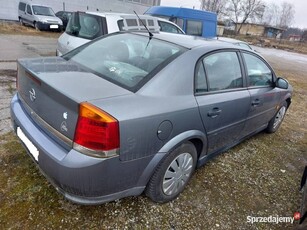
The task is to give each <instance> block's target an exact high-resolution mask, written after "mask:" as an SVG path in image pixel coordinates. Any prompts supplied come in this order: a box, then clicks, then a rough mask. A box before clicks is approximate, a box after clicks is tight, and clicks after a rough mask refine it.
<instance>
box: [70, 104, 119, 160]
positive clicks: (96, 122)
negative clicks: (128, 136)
mask: <svg viewBox="0 0 307 230" xmlns="http://www.w3.org/2000/svg"><path fill="white" fill-rule="evenodd" d="M74 148H75V149H77V150H78V151H80V152H82V153H85V154H87V155H91V156H96V157H110V156H114V155H116V154H117V151H118V149H119V126H118V121H117V120H116V119H115V118H114V117H112V116H111V115H110V114H108V113H106V112H104V111H102V110H101V109H99V108H97V107H96V106H94V105H92V104H90V103H87V102H83V103H81V104H80V105H79V117H78V122H77V127H76V130H75V137H74Z"/></svg>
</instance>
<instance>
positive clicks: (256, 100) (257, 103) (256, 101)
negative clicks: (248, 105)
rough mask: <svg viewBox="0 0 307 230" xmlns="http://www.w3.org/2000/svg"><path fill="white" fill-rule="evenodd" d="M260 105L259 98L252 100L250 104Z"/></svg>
mask: <svg viewBox="0 0 307 230" xmlns="http://www.w3.org/2000/svg"><path fill="white" fill-rule="evenodd" d="M257 105H260V100H259V99H255V100H253V101H252V106H257Z"/></svg>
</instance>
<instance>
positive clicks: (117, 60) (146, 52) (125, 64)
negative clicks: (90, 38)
mask: <svg viewBox="0 0 307 230" xmlns="http://www.w3.org/2000/svg"><path fill="white" fill-rule="evenodd" d="M184 51H185V48H183V47H180V46H177V45H175V44H171V43H168V42H165V41H160V40H156V39H155V38H152V39H151V40H149V38H148V36H142V35H136V34H128V33H117V34H113V35H109V36H106V37H104V38H102V39H99V40H97V41H95V42H92V43H89V44H86V45H84V46H81V47H80V48H77V49H75V50H73V51H72V52H70V53H68V54H66V55H64V56H63V57H64V58H65V59H66V60H72V61H74V62H76V63H78V64H80V65H82V66H83V67H85V68H87V69H88V70H89V71H91V72H93V73H95V74H97V75H99V76H101V77H103V78H105V79H106V80H109V81H111V82H113V83H115V84H117V85H120V86H122V87H124V88H126V89H128V90H131V91H136V90H138V89H139V88H140V87H141V86H142V85H143V84H145V83H146V82H147V81H148V80H149V79H150V78H151V77H152V76H153V75H154V73H155V72H156V71H159V70H160V69H162V68H163V67H164V66H165V65H166V64H168V63H169V62H170V61H172V60H173V59H174V58H176V57H177V56H178V55H180V54H181V53H183V52H184Z"/></svg>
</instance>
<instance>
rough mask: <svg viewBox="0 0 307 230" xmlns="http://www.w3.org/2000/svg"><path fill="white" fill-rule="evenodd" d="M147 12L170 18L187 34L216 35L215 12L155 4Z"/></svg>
mask: <svg viewBox="0 0 307 230" xmlns="http://www.w3.org/2000/svg"><path fill="white" fill-rule="evenodd" d="M145 14H149V15H152V16H156V17H160V18H165V19H168V20H170V21H172V22H174V23H176V24H177V25H178V26H180V27H181V29H183V30H184V32H185V33H186V34H190V35H196V36H202V37H215V36H216V28H217V15H216V13H213V12H208V11H203V10H195V9H188V8H182V7H168V6H153V7H150V8H149V9H148V10H147V11H146V12H145Z"/></svg>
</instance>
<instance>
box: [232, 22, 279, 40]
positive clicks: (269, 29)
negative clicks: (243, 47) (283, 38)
mask: <svg viewBox="0 0 307 230" xmlns="http://www.w3.org/2000/svg"><path fill="white" fill-rule="evenodd" d="M240 25H241V23H237V24H236V31H238V30H239V27H240ZM283 31H285V30H284V29H282V28H278V27H274V26H267V25H262V24H255V23H244V24H243V25H242V27H241V30H240V34H242V35H254V36H264V37H268V38H276V37H277V36H278V35H279V34H281V33H282V32H283Z"/></svg>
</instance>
